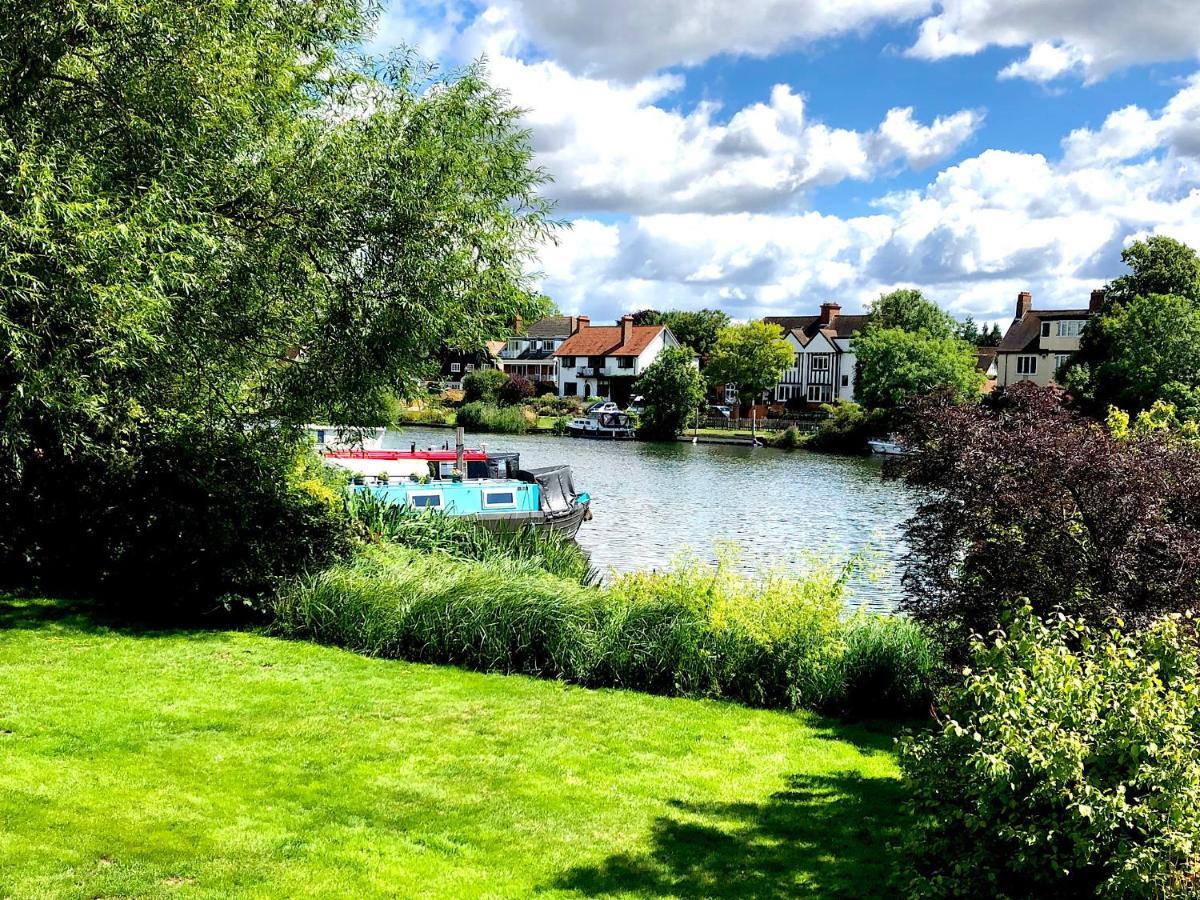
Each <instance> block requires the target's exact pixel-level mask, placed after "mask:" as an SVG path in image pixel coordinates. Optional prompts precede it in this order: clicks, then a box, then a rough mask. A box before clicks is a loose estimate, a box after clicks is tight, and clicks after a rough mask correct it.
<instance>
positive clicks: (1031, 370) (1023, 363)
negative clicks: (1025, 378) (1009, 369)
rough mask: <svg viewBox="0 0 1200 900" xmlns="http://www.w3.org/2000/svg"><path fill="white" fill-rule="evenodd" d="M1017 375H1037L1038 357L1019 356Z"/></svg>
mask: <svg viewBox="0 0 1200 900" xmlns="http://www.w3.org/2000/svg"><path fill="white" fill-rule="evenodd" d="M1017 374H1018V375H1036V374H1037V357H1036V356H1018V357H1017Z"/></svg>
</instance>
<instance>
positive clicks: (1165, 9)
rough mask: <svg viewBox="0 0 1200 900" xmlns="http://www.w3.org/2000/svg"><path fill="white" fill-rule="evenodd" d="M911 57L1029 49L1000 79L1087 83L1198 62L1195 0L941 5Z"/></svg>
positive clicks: (956, 1) (984, 0)
mask: <svg viewBox="0 0 1200 900" xmlns="http://www.w3.org/2000/svg"><path fill="white" fill-rule="evenodd" d="M939 6H940V9H939V11H938V12H937V14H936V15H933V16H930V17H929V18H926V19H924V20H923V21H922V22H921V26H920V31H919V36H918V38H917V41H916V43H915V44H914V45H913V47H912V48H911V50H910V51H909V52H910V54H911V55H913V56H916V57H918V58H922V59H944V58H946V57H950V56H962V55H968V54H974V53H978V52H979V51H980V50H982V49H984V48H985V47H989V46H998V47H1013V48H1028V50H1027V52H1026V55H1025V57H1024V59H1021V60H1019V61H1017V62H1015V63H1013V64H1012V65H1010V66H1008V67H1007V68H1005V69H1004V70H1003V72H1002V73H1001V74H1002V77H1006V78H1027V79H1031V80H1034V81H1050V80H1052V79H1055V78H1059V77H1061V76H1063V75H1066V74H1068V73H1077V74H1079V75H1082V76H1083V78H1084V79H1085V80H1087V81H1089V82H1090V81H1096V80H1099V79H1101V78H1103V77H1104V76H1106V75H1108V74H1110V73H1112V72H1114V71H1117V70H1119V69H1122V68H1125V67H1127V66H1131V65H1135V64H1138V63H1150V62H1163V61H1166V60H1181V59H1196V58H1200V15H1197V14H1196V3H1195V0H1156V2H1154V3H1140V4H1139V3H1129V2H1127V0H1053V2H1046V0H942V2H941V3H940V4H939Z"/></svg>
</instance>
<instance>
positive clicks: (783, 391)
mask: <svg viewBox="0 0 1200 900" xmlns="http://www.w3.org/2000/svg"><path fill="white" fill-rule="evenodd" d="M775 399H776V400H791V399H792V389H791V388H790V387H788V386H787V385H786V384H781V385H779V386H778V387H776V388H775Z"/></svg>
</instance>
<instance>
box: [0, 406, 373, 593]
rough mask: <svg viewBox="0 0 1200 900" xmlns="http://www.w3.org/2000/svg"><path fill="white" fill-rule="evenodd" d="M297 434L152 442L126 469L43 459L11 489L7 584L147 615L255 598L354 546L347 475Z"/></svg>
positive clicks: (4, 555) (3, 494) (5, 492)
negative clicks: (103, 602)
mask: <svg viewBox="0 0 1200 900" xmlns="http://www.w3.org/2000/svg"><path fill="white" fill-rule="evenodd" d="M311 452H312V451H311V449H310V448H308V447H306V446H305V445H303V444H302V442H301V440H300V437H299V436H297V435H296V434H293V433H291V432H277V431H267V430H263V431H257V432H241V431H237V432H214V431H209V430H202V429H187V430H184V431H181V432H178V433H173V434H170V435H157V436H154V437H146V438H144V439H143V441H142V442H141V443H139V445H138V446H136V447H135V448H133V450H132V451H131V453H130V456H129V460H128V463H127V464H126V465H125V466H123V467H117V466H114V465H104V464H101V463H98V462H92V463H90V464H89V463H88V462H86V461H85V460H83V459H81V458H75V457H71V456H65V455H60V454H44V455H42V456H41V457H37V458H34V459H31V461H30V463H29V464H28V465H27V466H26V467H25V469H24V471H23V472H22V476H21V479H20V480H19V481H18V482H16V483H15V484H14V485H12V486H6V487H5V488H4V489H0V520H2V521H3V522H4V523H5V527H4V528H3V529H2V530H0V572H2V573H3V578H4V581H5V583H6V584H7V585H8V586H20V587H32V588H36V589H38V590H42V591H46V592H52V593H57V594H83V595H86V596H96V597H98V598H100V599H103V600H106V601H109V602H112V603H113V604H114V605H119V606H120V607H121V608H122V609H124V610H131V609H136V610H137V611H138V613H139V614H172V615H175V614H182V615H190V614H192V613H195V612H201V611H210V610H213V609H214V608H216V607H218V605H219V602H220V601H221V600H222V599H224V600H225V601H226V602H227V603H228V602H233V601H234V599H235V598H237V600H238V601H239V602H238V606H239V607H241V606H242V604H241V602H240V601H241V600H246V601H249V602H251V603H256V602H257V601H258V600H260V599H262V598H264V597H266V596H267V595H269V594H270V593H271V592H272V591H273V590H274V589H275V588H276V587H277V586H278V584H279V583H280V582H281V581H282V580H283V579H286V578H289V577H292V576H294V575H296V574H297V573H298V572H302V571H305V570H309V569H314V568H320V567H323V566H326V565H328V564H330V563H331V562H332V561H333V560H335V559H336V558H338V557H339V556H342V555H345V554H347V553H349V551H350V549H351V531H350V522H349V518H348V517H347V515H346V509H345V500H344V495H343V493H342V490H341V484H340V483H339V482H338V481H337V480H336V479H337V478H338V476H337V475H336V473H333V472H332V471H330V470H327V469H326V467H324V466H323V465H322V464H321V462H320V461H319V460H318V459H316V458H315V457H312V456H311Z"/></svg>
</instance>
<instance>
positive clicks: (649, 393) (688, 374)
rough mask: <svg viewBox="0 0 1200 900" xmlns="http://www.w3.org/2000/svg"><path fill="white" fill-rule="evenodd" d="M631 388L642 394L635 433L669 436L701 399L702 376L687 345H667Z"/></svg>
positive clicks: (683, 423)
mask: <svg viewBox="0 0 1200 900" xmlns="http://www.w3.org/2000/svg"><path fill="white" fill-rule="evenodd" d="M633 392H634V393H635V394H640V395H641V396H642V398H643V403H644V409H643V411H642V413H641V415H640V416H639V417H638V436H639V437H643V438H648V439H650V440H670V439H671V438H674V437H675V435H677V434H678V433H679V432H680V431H681V430H682V429H683V427H684V426H685V425H686V424H687V422H688V420H689V419H690V418H691V417H693V416H695V415H696V411H697V410H698V409H699V408H700V405H701V404H702V403H703V402H704V379H703V378H702V377H701V375H700V370H699V369H698V368H697V366H696V355H695V353H693V352H692V351H691V350H689V349H688V348H687V347H667V348H666V349H665V350H663V351H662V352H661V353H660V354H659V355H658V358H657V359H656V360H654V362H652V363H651V364H650V366H649V367H648V368H647V369H646V371H645V372H643V373H642V376H641V377H640V378H639V379H638V380H637V383H636V384H635V385H634V386H633Z"/></svg>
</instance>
